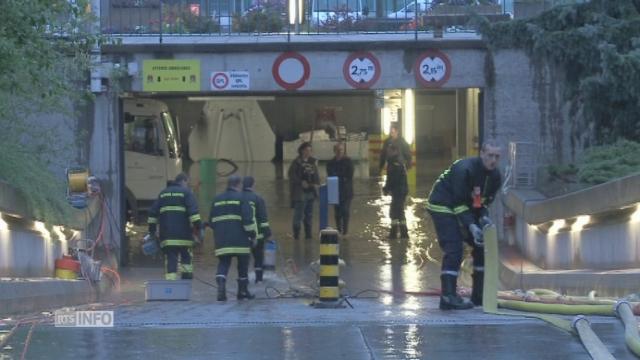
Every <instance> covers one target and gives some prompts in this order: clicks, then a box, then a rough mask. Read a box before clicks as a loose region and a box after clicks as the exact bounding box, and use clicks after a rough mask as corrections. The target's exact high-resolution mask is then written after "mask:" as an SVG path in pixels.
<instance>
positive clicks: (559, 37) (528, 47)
mask: <svg viewBox="0 0 640 360" xmlns="http://www.w3.org/2000/svg"><path fill="white" fill-rule="evenodd" d="M480 32H481V33H482V35H483V36H484V38H485V39H486V40H487V43H488V44H489V46H490V48H492V49H523V50H525V51H527V52H528V54H529V55H530V56H531V57H532V58H533V59H535V60H538V61H549V62H551V63H553V64H554V65H557V66H560V67H561V68H562V69H563V70H564V73H565V76H566V81H567V83H566V84H565V85H566V91H565V100H567V101H568V102H569V103H570V105H571V108H572V109H573V111H572V113H571V116H579V117H580V118H578V119H575V120H577V121H580V122H582V123H581V126H582V127H583V128H584V129H587V128H591V129H593V130H594V139H593V140H594V142H595V143H611V142H614V141H616V140H617V139H621V138H622V139H629V140H635V141H638V140H640V121H638V114H640V1H639V0H616V1H611V0H592V1H590V2H587V3H584V4H579V5H571V6H557V7H555V8H552V9H551V10H549V11H547V12H545V13H543V14H541V15H540V16H538V17H535V18H532V19H523V20H514V21H508V22H501V23H494V24H490V23H488V22H484V23H483V24H482V25H481V27H480Z"/></svg>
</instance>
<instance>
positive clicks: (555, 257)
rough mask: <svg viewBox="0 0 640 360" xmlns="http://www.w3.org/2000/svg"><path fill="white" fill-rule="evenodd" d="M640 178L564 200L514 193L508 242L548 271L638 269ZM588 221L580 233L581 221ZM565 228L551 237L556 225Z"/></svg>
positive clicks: (509, 204) (509, 200)
mask: <svg viewBox="0 0 640 360" xmlns="http://www.w3.org/2000/svg"><path fill="white" fill-rule="evenodd" d="M638 189H640V175H633V176H628V177H625V178H622V179H618V180H614V181H611V182H608V183H605V184H601V185H598V186H596V187H592V188H588V189H585V190H582V191H579V192H575V193H571V194H567V195H564V196H560V197H556V198H551V199H545V198H544V196H543V195H542V194H539V193H537V192H535V191H518V190H515V191H510V192H509V194H508V196H507V198H506V201H505V202H506V206H507V208H508V209H509V210H510V211H511V212H512V213H513V214H514V215H515V219H516V222H515V229H514V231H513V233H512V234H507V235H510V236H505V237H504V238H503V240H507V241H509V242H510V243H511V244H512V245H515V246H517V248H518V249H519V250H520V251H521V252H522V253H523V254H524V255H525V257H526V258H527V259H529V260H531V261H532V262H534V263H535V264H536V265H538V266H540V267H542V268H544V269H584V268H587V269H606V270H608V269H626V268H637V267H638V266H640V221H636V220H634V219H633V218H632V217H631V216H632V214H633V211H635V209H636V206H637V204H638V203H640V194H639V193H638ZM582 215H589V216H590V222H589V224H587V226H585V227H584V228H583V229H581V230H577V229H576V230H574V229H572V225H573V223H574V222H575V221H576V219H577V217H578V216H582ZM557 219H562V220H565V222H566V225H565V226H564V227H563V228H561V229H559V231H558V232H557V233H555V234H554V233H553V232H549V231H548V228H549V226H550V225H551V223H552V221H554V220H557Z"/></svg>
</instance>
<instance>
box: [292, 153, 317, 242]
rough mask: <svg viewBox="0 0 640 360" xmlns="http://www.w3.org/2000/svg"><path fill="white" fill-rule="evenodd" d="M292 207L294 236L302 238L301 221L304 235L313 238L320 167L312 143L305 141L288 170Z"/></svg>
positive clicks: (306, 237)
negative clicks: (314, 206) (314, 208)
mask: <svg viewBox="0 0 640 360" xmlns="http://www.w3.org/2000/svg"><path fill="white" fill-rule="evenodd" d="M288 176H289V190H290V195H291V207H292V208H293V209H294V213H293V237H294V238H295V239H296V240H298V239H299V238H300V223H301V222H303V223H304V237H305V239H311V237H312V233H313V230H312V224H313V202H314V200H315V198H316V197H317V196H318V189H317V188H318V185H320V177H319V176H318V167H317V165H316V159H314V158H313V157H312V156H311V143H310V142H304V143H302V144H301V145H300V146H299V147H298V157H297V158H296V159H295V160H294V161H293V162H292V163H291V166H289V171H288Z"/></svg>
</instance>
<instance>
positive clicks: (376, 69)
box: [342, 51, 382, 89]
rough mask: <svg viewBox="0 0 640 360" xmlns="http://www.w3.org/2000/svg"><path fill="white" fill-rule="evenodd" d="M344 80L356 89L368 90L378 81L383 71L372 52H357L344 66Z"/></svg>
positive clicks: (350, 56) (348, 58)
mask: <svg viewBox="0 0 640 360" xmlns="http://www.w3.org/2000/svg"><path fill="white" fill-rule="evenodd" d="M342 73H343V75H344V79H345V80H347V83H349V85H351V86H353V87H354V88H356V89H368V88H370V87H371V86H373V84H375V83H376V81H378V79H379V78H380V74H381V73H382V69H381V67H380V62H379V61H378V59H377V58H376V57H375V56H374V55H373V54H372V53H370V52H367V51H362V52H356V53H353V54H351V55H349V56H348V57H347V59H346V60H345V62H344V65H343V66H342Z"/></svg>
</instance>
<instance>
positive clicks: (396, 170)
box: [382, 144, 409, 239]
mask: <svg viewBox="0 0 640 360" xmlns="http://www.w3.org/2000/svg"><path fill="white" fill-rule="evenodd" d="M387 155H388V156H387V181H386V183H385V184H384V187H383V188H382V191H383V192H384V194H385V195H389V194H391V207H390V209H389V217H390V218H391V230H390V232H389V239H396V238H397V237H398V230H399V231H400V237H401V238H403V239H407V238H409V231H408V230H407V221H406V219H405V216H404V203H405V200H406V198H407V194H408V193H409V185H408V184H407V168H406V166H405V163H404V161H403V159H402V158H401V156H400V149H399V148H398V147H397V146H396V145H393V144H392V145H390V146H389V148H388V149H387Z"/></svg>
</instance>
